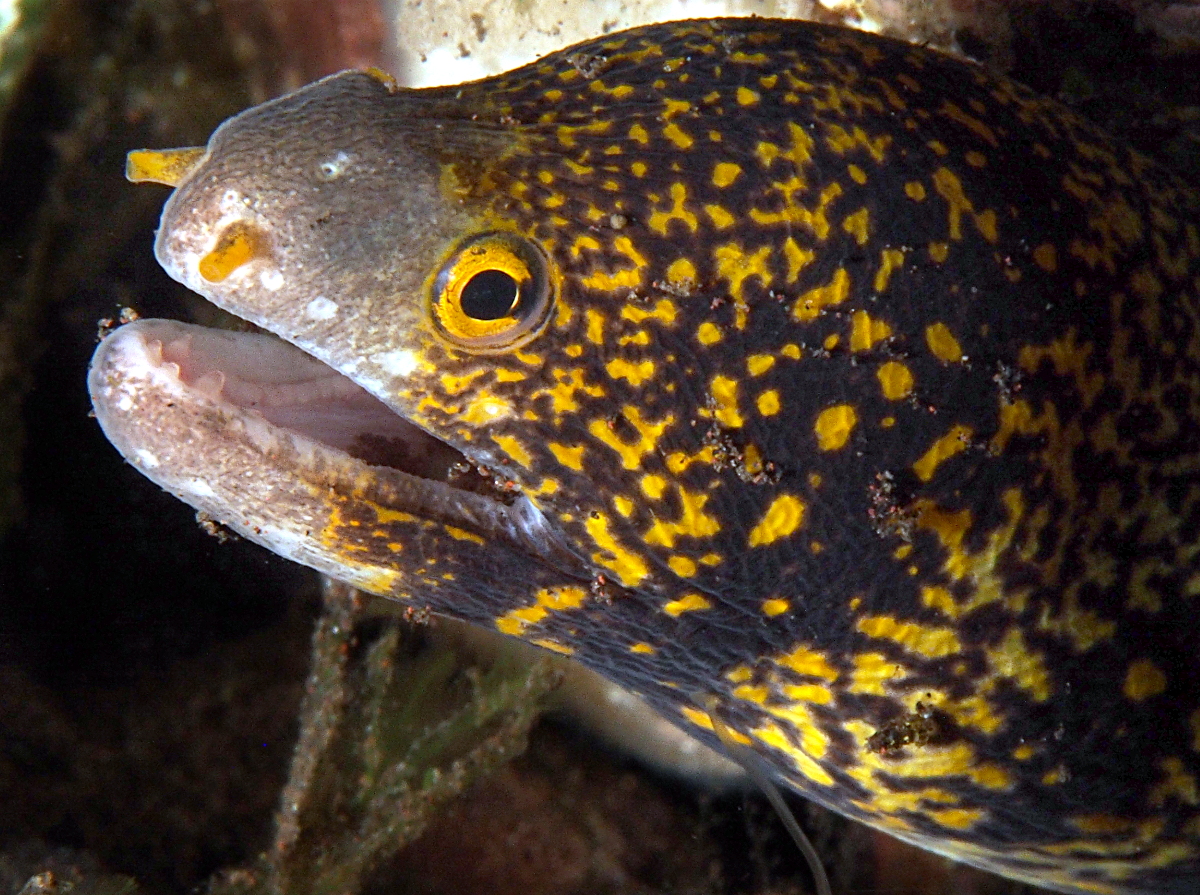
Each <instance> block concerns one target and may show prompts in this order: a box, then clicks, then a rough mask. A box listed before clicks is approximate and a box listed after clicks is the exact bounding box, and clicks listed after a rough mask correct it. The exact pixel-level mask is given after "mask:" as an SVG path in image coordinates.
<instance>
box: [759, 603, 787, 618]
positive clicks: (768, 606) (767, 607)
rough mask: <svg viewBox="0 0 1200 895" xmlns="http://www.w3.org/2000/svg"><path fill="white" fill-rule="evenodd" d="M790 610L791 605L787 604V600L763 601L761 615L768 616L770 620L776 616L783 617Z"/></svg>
mask: <svg viewBox="0 0 1200 895" xmlns="http://www.w3.org/2000/svg"><path fill="white" fill-rule="evenodd" d="M790 608H791V604H790V603H788V601H787V600H780V599H771V600H763V604H762V614H763V615H766V616H769V617H771V618H774V617H775V616H777V615H783V614H784V613H785V612H787V611H788V609H790Z"/></svg>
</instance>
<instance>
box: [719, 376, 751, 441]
mask: <svg viewBox="0 0 1200 895" xmlns="http://www.w3.org/2000/svg"><path fill="white" fill-rule="evenodd" d="M712 399H713V404H714V405H715V409H714V413H713V415H714V416H715V417H716V418H717V421H718V422H719V423H720V424H721V425H723V426H725V427H727V428H729V429H740V428H741V427H742V423H743V422H744V421H743V419H742V415H741V413H740V412H739V411H738V382H737V380H736V379H730V378H729V377H728V376H720V375H718V376H714V377H713V380H712Z"/></svg>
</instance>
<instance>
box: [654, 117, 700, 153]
mask: <svg viewBox="0 0 1200 895" xmlns="http://www.w3.org/2000/svg"><path fill="white" fill-rule="evenodd" d="M662 134H663V136H664V137H666V138H667V139H668V140H670V141H671V142H672V143H674V144H675V145H676V146H678V147H679V148H680V149H691V148H692V144H693V143H695V142H696V141H695V140H694V139H692V136H691V134H688V133H686V132H684V131H683V130H682V129H681V128H680V127H679V125H678V124H676V123H675V122H674V121H672V122H671V123H670V124H668V125H667V126H666V127H664V128H663V130H662Z"/></svg>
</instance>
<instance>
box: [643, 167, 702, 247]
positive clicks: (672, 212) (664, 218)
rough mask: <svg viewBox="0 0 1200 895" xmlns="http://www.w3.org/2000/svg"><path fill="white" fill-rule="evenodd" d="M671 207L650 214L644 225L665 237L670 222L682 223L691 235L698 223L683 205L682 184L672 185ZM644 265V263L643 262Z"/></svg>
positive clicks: (685, 195)
mask: <svg viewBox="0 0 1200 895" xmlns="http://www.w3.org/2000/svg"><path fill="white" fill-rule="evenodd" d="M670 193H671V207H670V208H669V209H667V210H666V211H663V210H656V211H653V212H651V214H650V217H649V218H648V219H647V220H646V224H647V225H648V226H649V227H650V229H651V230H653V231H655V232H656V233H659V234H661V235H663V236H666V235H667V227H668V225H669V224H670V223H671V221H683V223H684V226H686V227H687V228H688V230H690V231H691V232H692V233H695V232H696V230H697V229H698V228H699V227H700V221H699V220H698V219H697V218H696V215H695V214H693V213H692V212H691V211H690V210H689V209H688V208H687V207H686V205H685V204H684V203H685V202H687V187H685V186H684V185H683V184H682V183H672V184H671V188H670ZM643 263H644V262H643Z"/></svg>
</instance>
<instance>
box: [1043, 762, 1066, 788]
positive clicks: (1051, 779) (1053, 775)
mask: <svg viewBox="0 0 1200 895" xmlns="http://www.w3.org/2000/svg"><path fill="white" fill-rule="evenodd" d="M1067 779H1068V777H1067V769H1066V768H1065V767H1063V766H1062V765H1059V766H1058V767H1056V768H1053V769H1051V770H1049V771H1047V772H1046V773H1044V774H1042V785H1043V786H1057V785H1058V784H1060V783H1063V782H1065V781H1066V780H1067Z"/></svg>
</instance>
